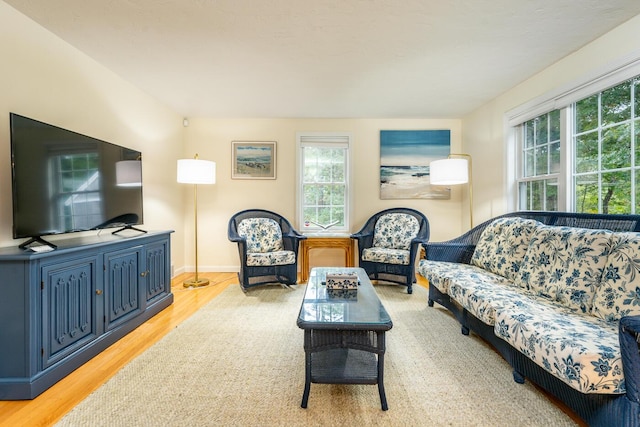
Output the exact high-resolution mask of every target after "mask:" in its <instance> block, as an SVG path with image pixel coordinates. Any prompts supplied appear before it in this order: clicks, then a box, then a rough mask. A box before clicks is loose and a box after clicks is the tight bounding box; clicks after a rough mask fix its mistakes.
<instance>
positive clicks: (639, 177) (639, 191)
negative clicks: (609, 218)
mask: <svg viewBox="0 0 640 427" xmlns="http://www.w3.org/2000/svg"><path fill="white" fill-rule="evenodd" d="M635 178H636V210H635V213H638V212H640V185H639V184H640V169H636V173H635Z"/></svg>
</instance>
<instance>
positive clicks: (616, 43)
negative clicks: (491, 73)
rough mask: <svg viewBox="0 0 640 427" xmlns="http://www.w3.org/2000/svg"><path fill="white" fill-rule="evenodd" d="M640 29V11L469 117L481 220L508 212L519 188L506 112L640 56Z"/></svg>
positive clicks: (466, 126) (467, 143) (467, 138)
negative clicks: (511, 179) (511, 175)
mask: <svg viewBox="0 0 640 427" xmlns="http://www.w3.org/2000/svg"><path fill="white" fill-rule="evenodd" d="M639 33H640V16H636V17H635V18H633V19H631V20H629V21H627V22H626V23H625V24H623V25H620V26H619V27H617V28H615V29H614V30H612V31H610V32H609V33H607V34H605V35H604V36H602V37H600V38H599V39H597V40H595V41H593V42H592V43H590V44H588V45H587V46H585V47H583V48H582V49H580V50H578V51H576V52H574V53H573V54H571V55H569V56H567V57H566V58H564V59H562V60H561V61H559V62H557V63H555V64H554V65H552V66H551V67H549V68H547V69H545V70H544V71H542V72H540V73H538V74H536V75H535V76H533V77H532V78H530V79H528V80H526V81H525V82H523V83H521V84H520V85H518V86H516V87H514V88H513V89H511V90H509V91H507V92H506V93H504V94H503V95H501V96H499V97H498V98H496V99H495V100H493V101H492V102H490V103H488V104H486V105H484V106H482V107H481V108H479V109H477V110H476V111H474V112H473V113H472V114H470V115H468V116H467V117H464V118H463V121H462V130H463V135H464V137H463V146H464V150H465V151H466V152H468V153H470V154H471V155H473V158H474V205H475V210H474V215H475V217H474V221H475V222H476V223H478V222H481V221H483V220H486V219H489V218H491V217H493V216H496V215H499V214H501V213H505V212H506V211H507V208H508V203H507V202H508V197H510V195H512V194H513V189H512V188H508V187H507V178H508V177H507V174H506V171H507V166H508V165H509V164H513V162H514V159H513V158H507V147H506V139H507V137H506V132H507V131H508V129H509V128H508V127H507V126H505V113H506V112H507V111H509V110H511V109H514V108H516V107H519V106H521V105H522V104H525V103H528V102H529V101H531V100H534V99H536V98H539V97H542V98H544V97H545V96H546V94H548V93H552V92H557V91H558V90H566V89H568V88H569V87H570V86H572V85H574V84H576V83H577V82H584V80H586V79H587V78H588V77H596V76H598V75H600V74H601V73H602V72H604V71H606V70H608V69H609V68H610V67H611V65H610V64H612V63H618V62H620V60H621V59H623V58H628V57H634V56H635V57H636V58H640V37H638V34H639ZM496 78H500V75H499V70H496Z"/></svg>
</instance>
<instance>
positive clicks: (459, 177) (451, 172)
mask: <svg viewBox="0 0 640 427" xmlns="http://www.w3.org/2000/svg"><path fill="white" fill-rule="evenodd" d="M429 181H430V182H431V184H433V185H457V184H466V183H467V182H469V166H468V162H467V160H466V159H442V160H435V161H433V162H431V163H430V164H429Z"/></svg>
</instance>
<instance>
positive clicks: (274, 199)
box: [184, 118, 467, 271]
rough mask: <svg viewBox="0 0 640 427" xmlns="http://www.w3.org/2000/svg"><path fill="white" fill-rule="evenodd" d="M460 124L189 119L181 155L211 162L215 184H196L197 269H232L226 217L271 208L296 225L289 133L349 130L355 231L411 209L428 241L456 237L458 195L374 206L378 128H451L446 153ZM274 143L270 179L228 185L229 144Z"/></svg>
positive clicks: (188, 205) (188, 251)
mask: <svg viewBox="0 0 640 427" xmlns="http://www.w3.org/2000/svg"><path fill="white" fill-rule="evenodd" d="M460 127H461V123H460V120H430V119H207V118H200V119H190V124H189V127H188V128H186V132H185V145H186V147H185V153H186V155H188V156H189V157H192V156H193V155H194V154H195V153H198V154H199V156H200V158H202V159H206V160H213V161H215V162H216V168H217V182H216V184H215V185H213V186H204V185H201V186H198V243H199V245H198V246H199V249H198V261H199V262H198V264H199V269H200V271H233V270H236V269H237V267H238V265H239V260H238V252H237V247H236V246H235V244H231V243H230V242H229V241H228V239H227V224H228V221H229V218H231V216H232V215H233V214H234V213H236V212H238V211H240V210H243V209H250V208H262V209H268V210H273V211H275V212H278V213H280V214H282V215H284V216H285V217H287V218H288V219H289V220H290V221H291V222H292V223H294V225H297V224H295V222H296V221H295V220H296V218H295V215H296V198H295V196H296V140H295V138H296V132H349V133H351V134H352V136H353V144H354V145H353V150H352V161H353V169H352V173H353V178H354V179H353V189H352V191H353V202H354V203H353V212H352V214H353V215H352V227H351V231H352V232H355V231H357V230H359V229H360V227H362V225H363V224H364V222H365V221H366V219H367V218H369V216H371V215H372V214H373V213H375V212H378V211H380V210H382V209H386V208H390V207H398V206H402V207H410V208H414V209H417V210H419V211H421V212H422V213H424V214H425V215H426V216H427V218H428V219H429V221H430V225H431V236H432V239H433V240H443V239H444V238H449V237H453V236H457V235H459V234H460V233H461V231H462V229H463V228H466V227H467V225H466V223H464V222H463V219H462V215H461V211H460V210H461V208H460V206H461V204H460V198H461V195H460V194H461V192H463V189H455V190H454V191H453V192H452V199H451V200H415V199H414V200H380V191H379V186H380V184H379V182H380V169H379V168H380V135H379V133H380V130H382V129H450V130H451V149H452V151H459V150H460V147H461V133H460ZM234 140H239V141H242V140H246V141H257V140H262V141H277V179H276V180H232V179H231V141H234ZM184 205H185V216H184V219H185V223H184V228H185V230H186V233H187V239H186V246H185V257H186V265H187V270H193V265H194V261H193V260H194V258H195V254H194V246H195V245H194V244H193V239H192V238H191V239H189V237H188V236H189V234H190V233H191V234H193V223H194V218H193V195H192V192H189V193H187V194H186V195H185V200H184Z"/></svg>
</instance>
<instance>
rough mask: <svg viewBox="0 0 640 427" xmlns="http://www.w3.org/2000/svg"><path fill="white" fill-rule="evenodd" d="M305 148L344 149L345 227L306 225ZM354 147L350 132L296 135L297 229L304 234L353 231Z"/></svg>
mask: <svg viewBox="0 0 640 427" xmlns="http://www.w3.org/2000/svg"><path fill="white" fill-rule="evenodd" d="M305 146H315V147H333V148H336V147H340V146H341V147H344V148H345V149H346V151H345V155H346V159H345V206H344V225H343V226H341V227H338V226H334V227H330V228H328V229H326V230H325V229H323V228H321V227H320V226H318V225H313V224H310V225H309V226H305V223H304V207H305V206H304V194H303V193H302V192H303V184H304V163H303V162H304V158H303V155H304V150H303V148H304V147H305ZM352 147H353V137H352V135H351V133H348V132H298V133H296V159H297V160H296V166H297V167H296V174H297V177H296V182H297V185H296V221H297V224H296V227H297V228H298V230H299V231H300V232H302V233H303V234H329V235H330V234H348V233H349V232H350V229H351V205H352V196H351V193H352V192H351V188H352V180H353V177H352V173H351V170H352V165H351V158H352V155H351V149H352Z"/></svg>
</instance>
